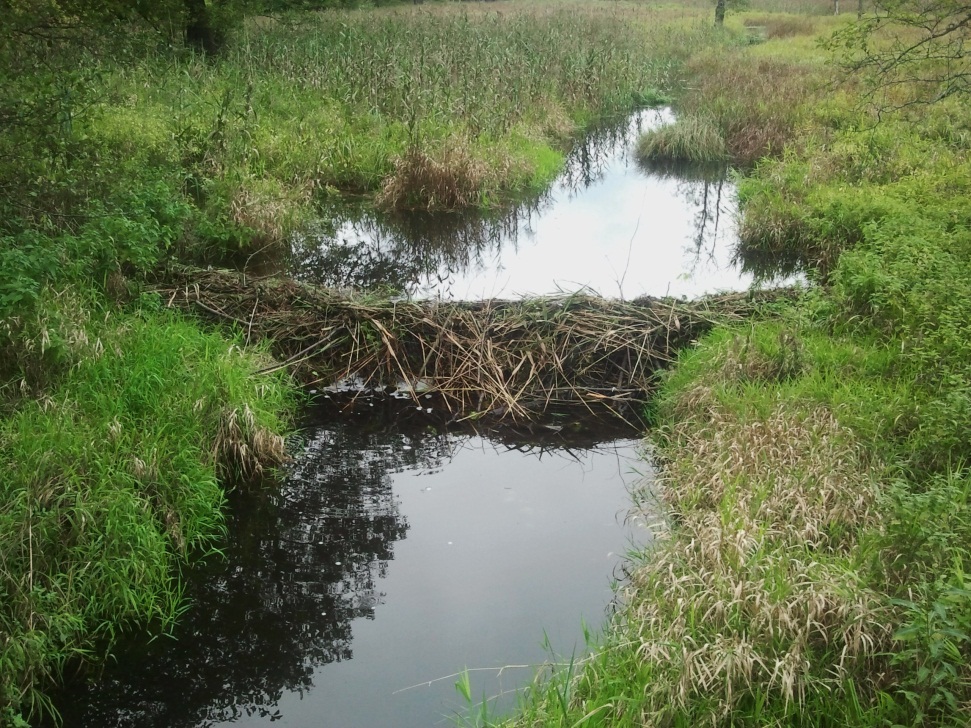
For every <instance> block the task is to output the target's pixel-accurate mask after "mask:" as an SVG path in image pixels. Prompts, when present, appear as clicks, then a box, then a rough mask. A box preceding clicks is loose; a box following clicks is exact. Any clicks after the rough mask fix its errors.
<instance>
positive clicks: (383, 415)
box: [58, 111, 750, 728]
mask: <svg viewBox="0 0 971 728" xmlns="http://www.w3.org/2000/svg"><path fill="white" fill-rule="evenodd" d="M670 120H671V117H670V114H669V113H667V112H657V111H644V112H640V113H638V114H635V115H634V116H633V117H631V118H630V119H628V120H627V121H625V122H623V123H621V124H619V125H612V126H611V125H608V126H605V127H603V128H602V129H600V130H597V131H595V132H594V133H592V134H591V135H590V136H589V137H588V138H587V139H586V140H585V141H584V142H583V143H581V144H578V145H577V147H576V148H575V149H574V150H573V152H572V153H571V155H570V157H569V159H568V161H567V165H566V169H565V172H564V174H563V175H562V176H561V178H560V179H559V180H558V181H557V183H556V184H555V185H554V187H553V189H552V190H551V191H550V192H549V193H548V194H547V195H545V196H543V197H542V198H541V199H539V200H538V201H535V202H533V203H530V204H524V205H522V206H520V207H518V208H516V209H514V210H508V211H505V212H503V213H501V214H496V215H481V214H480V215H471V216H470V215H438V216H430V215H407V216H387V215H380V214H376V213H374V212H373V211H371V212H369V211H367V210H365V209H355V208H353V207H349V206H347V205H343V206H341V207H339V208H335V209H334V210H332V211H331V214H329V215H327V216H326V218H327V220H328V221H327V222H321V223H320V224H319V225H318V226H317V227H316V228H315V229H313V230H310V231H307V232H306V233H305V234H304V235H302V236H301V237H300V238H299V239H298V240H297V241H295V243H294V246H293V248H294V249H293V255H292V260H291V261H290V265H291V272H292V273H293V274H294V275H295V276H297V277H300V278H303V279H306V280H311V281H316V282H320V283H325V284H330V285H339V286H354V287H358V288H364V289H378V290H383V291H386V292H394V293H397V294H399V295H408V296H415V297H442V298H451V299H481V298H488V297H507V298H512V297H515V296H519V295H523V294H545V293H555V292H559V291H575V290H579V289H586V290H588V291H591V292H597V293H600V294H602V295H605V296H622V297H625V298H633V297H636V296H639V295H642V294H649V295H665V294H670V295H679V296H680V295H685V296H695V295H699V294H701V293H705V292H711V291H716V290H740V289H744V288H746V287H748V285H749V283H750V279H749V278H748V277H747V276H744V275H741V274H740V273H738V272H737V271H736V270H735V269H734V268H733V267H732V266H731V264H730V262H731V257H732V252H733V247H734V244H735V242H736V237H735V227H734V226H735V207H734V205H735V192H734V189H733V187H732V185H731V184H730V183H729V182H725V181H723V180H721V179H719V178H708V177H705V176H703V175H701V176H698V175H694V176H691V175H687V176H686V175H685V174H683V173H682V174H681V176H673V175H671V174H665V173H658V172H648V171H645V170H643V169H641V168H640V167H638V165H637V164H636V163H635V161H634V159H633V157H632V153H631V152H632V148H633V145H634V142H635V141H636V138H637V136H638V134H639V133H640V132H641V131H643V130H645V129H647V128H650V127H651V126H653V125H657V124H663V123H668V122H669V121H670ZM682 172H683V171H682ZM335 396H336V395H335ZM426 404H428V407H432V408H434V406H433V405H431V404H430V403H428V402H425V401H424V400H423V401H422V402H421V406H420V407H419V406H418V405H417V404H414V403H401V402H397V401H386V400H379V399H372V400H363V401H361V402H359V406H358V407H357V408H356V409H355V410H353V411H351V412H346V413H342V410H341V408H339V407H337V406H335V405H334V404H333V402H331V403H329V404H328V403H326V402H325V403H324V404H323V405H322V406H321V407H320V408H319V410H318V411H317V419H316V420H315V421H313V422H311V423H309V424H308V426H307V428H306V429H305V431H304V433H303V439H302V440H301V441H300V442H299V443H296V444H295V446H294V453H295V458H294V462H293V463H292V465H291V466H290V467H289V468H288V469H287V471H286V473H285V475H284V476H283V477H282V480H281V482H280V483H279V484H272V485H268V486H267V487H265V488H264V489H262V490H258V491H256V492H246V493H237V494H235V495H234V496H233V497H232V498H231V509H230V515H229V538H228V543H227V544H226V547H225V558H224V559H216V558H213V559H210V560H209V561H208V562H207V563H206V564H203V565H202V566H199V567H195V568H193V569H192V570H191V571H189V572H188V573H187V574H186V580H187V585H188V586H187V590H188V595H189V597H190V598H191V600H192V606H191V608H190V609H189V610H188V611H187V612H186V614H185V615H184V618H183V619H182V621H181V623H180V625H179V627H178V629H177V631H176V634H175V639H169V638H159V639H156V640H155V641H154V642H152V643H151V644H148V645H146V644H145V643H144V640H136V641H135V642H133V643H132V644H129V645H127V646H125V647H124V648H123V649H122V650H120V652H119V655H118V660H117V664H116V665H114V666H109V667H108V668H107V669H106V671H105V673H104V675H103V676H102V679H101V680H99V681H93V682H91V683H90V684H78V683H76V684H74V685H71V686H69V687H68V688H67V689H66V690H65V691H64V692H63V694H62V695H60V696H59V698H58V704H59V708H60V709H61V710H62V712H63V713H64V716H65V725H67V726H99V727H100V726H132V727H134V726H145V727H149V728H180V727H186V728H188V727H192V728H197V727H199V726H222V725H233V726H264V725H268V724H270V723H273V724H275V725H281V726H300V727H308V728H309V727H310V726H332V727H337V728H427V727H428V726H434V725H441V724H444V725H448V724H450V723H451V717H452V716H454V715H455V713H456V712H457V711H462V710H464V706H463V705H462V703H461V702H460V700H459V698H458V696H457V693H456V691H455V688H454V682H455V679H456V678H455V677H454V674H455V673H456V672H457V671H460V670H462V669H463V668H466V667H467V668H470V669H471V670H472V672H471V676H472V683H473V693H474V694H475V695H476V696H486V697H491V696H497V695H503V697H502V698H500V699H498V700H496V701H495V704H494V706H493V709H495V710H504V709H508V708H509V707H510V706H511V705H512V704H513V698H512V695H511V693H512V691H514V690H515V689H517V688H519V687H521V686H523V685H525V684H526V683H528V682H529V681H530V680H531V678H532V675H533V669H534V666H536V665H539V664H541V663H543V662H544V661H547V660H549V659H557V658H563V659H566V660H569V657H570V656H571V655H573V654H575V653H580V652H583V651H584V650H585V645H584V642H583V629H582V625H583V624H584V623H586V624H588V625H590V626H591V627H593V628H594V630H596V629H597V628H599V627H600V626H601V625H602V624H603V620H604V616H605V612H606V611H608V610H609V605H610V603H611V600H612V591H611V588H610V585H611V582H612V580H613V579H614V578H615V577H617V576H619V574H618V569H619V568H620V565H621V564H622V562H623V559H622V555H623V554H624V553H625V552H626V550H627V549H628V546H629V545H630V543H631V542H632V540H633V541H635V542H639V543H644V542H646V541H647V540H648V539H649V534H648V533H647V531H646V530H645V529H643V528H639V527H637V526H636V524H634V525H632V524H631V523H629V522H628V521H627V520H626V514H627V509H628V507H629V504H630V497H629V493H628V489H629V488H631V487H632V486H633V484H634V483H635V482H636V481H637V480H638V479H639V477H640V476H638V475H637V474H635V472H634V471H635V469H640V470H644V469H645V468H646V467H647V465H646V464H645V462H644V461H643V460H640V459H639V458H638V457H637V443H636V441H635V440H634V439H631V438H632V437H633V436H634V435H633V434H632V433H631V432H617V431H608V429H606V427H605V426H601V425H592V426H588V427H587V428H586V429H585V430H584V431H583V432H577V431H575V428H574V427H573V425H574V424H575V423H571V422H570V421H568V420H565V421H559V422H558V423H557V426H556V427H554V428H549V427H540V428H539V429H538V430H537V431H536V432H533V433H527V434H526V435H525V436H518V437H517V436H512V435H509V434H502V433H494V432H493V433H488V432H486V433H483V432H473V431H469V430H467V429H465V430H462V429H455V428H454V427H453V428H452V429H446V428H445V427H443V426H442V425H440V424H436V423H435V421H434V420H433V419H432V417H434V413H429V412H427V411H426V410H427V409H428V407H426ZM327 413H329V414H327ZM405 414H408V416H407V417H405V416H404V415H405ZM588 425H589V423H588ZM571 433H572V434H571ZM648 475H649V474H648ZM544 635H546V637H547V638H548V641H549V646H545V645H544V644H543V642H544ZM550 647H551V648H552V651H553V653H554V655H551V653H550ZM518 665H525V666H527V667H515V666H518ZM504 666H505V669H501V668H503V667H504Z"/></svg>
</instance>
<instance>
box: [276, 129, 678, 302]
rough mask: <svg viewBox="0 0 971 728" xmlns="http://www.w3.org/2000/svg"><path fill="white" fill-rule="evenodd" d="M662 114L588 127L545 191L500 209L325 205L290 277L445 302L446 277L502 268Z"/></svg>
mask: <svg viewBox="0 0 971 728" xmlns="http://www.w3.org/2000/svg"><path fill="white" fill-rule="evenodd" d="M669 116H670V112H667V111H659V110H643V111H640V112H637V113H635V114H634V115H632V116H630V117H625V118H624V119H622V120H621V121H619V122H618V121H614V122H612V123H603V124H600V125H599V126H596V127H594V128H593V129H591V130H589V131H588V132H587V133H586V134H585V135H584V137H583V138H582V139H580V140H579V141H577V143H575V144H574V145H573V147H572V148H571V150H570V152H569V154H568V155H567V157H566V160H565V164H564V169H563V172H562V173H561V175H560V177H559V178H558V179H557V181H556V183H555V184H554V185H553V187H552V188H551V189H550V190H548V191H547V192H546V193H545V194H543V195H540V196H539V197H538V198H534V199H531V200H529V201H523V202H520V203H519V204H517V205H514V206H512V207H510V208H507V209H503V210H498V211H485V212H482V211H473V212H462V213H429V212H410V213H397V214H389V213H383V212H379V211H377V210H375V209H373V207H369V206H368V205H367V204H363V203H357V204H352V203H348V202H343V201H337V202H335V203H333V204H330V205H327V206H325V207H324V209H323V210H322V219H321V221H320V222H319V223H318V224H317V226H316V227H314V228H311V229H309V230H307V231H306V232H305V233H303V234H302V235H300V236H298V237H297V238H296V239H295V240H294V241H293V243H292V246H291V257H290V262H289V267H290V273H291V274H292V275H294V276H295V277H296V278H299V279H301V280H305V281H307V282H310V283H316V284H320V285H327V286H333V287H337V288H354V289H357V290H365V291H380V292H383V293H398V294H402V295H411V296H414V295H423V294H426V293H428V292H429V290H432V291H435V292H437V293H438V294H440V295H443V296H444V297H449V296H450V294H451V291H450V287H449V283H450V282H451V281H452V280H453V279H454V278H456V277H458V276H469V275H471V274H476V273H487V272H490V271H500V270H502V268H503V264H502V257H503V256H504V255H505V256H506V258H507V262H508V258H509V256H510V254H515V253H516V251H517V246H518V243H519V240H520V238H521V237H522V236H528V235H530V234H531V232H532V222H533V220H535V219H537V218H538V217H539V216H542V215H544V214H546V213H548V212H550V211H551V209H552V208H553V207H554V206H555V205H556V204H557V203H562V202H569V200H570V199H572V198H573V197H575V196H576V195H577V194H579V193H581V192H582V191H584V190H586V189H587V188H589V187H591V186H593V185H596V184H598V183H599V182H601V181H602V180H603V178H604V175H605V174H606V173H607V172H608V170H609V169H611V167H612V166H614V165H617V164H618V163H621V164H623V165H626V164H627V163H628V162H629V161H630V159H629V157H630V156H631V153H632V149H633V146H634V142H635V141H636V139H637V138H638V136H639V135H640V134H641V133H642V132H643V131H644V130H645V129H647V128H648V127H649V126H651V125H654V124H657V123H659V121H661V120H663V119H665V118H667V117H669ZM604 212H605V214H608V215H609V214H613V211H610V210H605V211H604Z"/></svg>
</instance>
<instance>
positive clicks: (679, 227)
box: [290, 109, 752, 301]
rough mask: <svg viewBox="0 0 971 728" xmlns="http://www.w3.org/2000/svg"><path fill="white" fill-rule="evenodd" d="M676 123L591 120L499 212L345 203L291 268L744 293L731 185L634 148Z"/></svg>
mask: <svg viewBox="0 0 971 728" xmlns="http://www.w3.org/2000/svg"><path fill="white" fill-rule="evenodd" d="M672 120H673V117H672V115H671V113H670V111H668V110H654V109H650V110H643V111H639V112H637V113H635V114H633V115H632V116H630V117H629V118H628V119H625V120H623V121H622V122H620V123H613V124H605V125H604V126H602V127H601V128H599V129H594V130H593V131H591V132H590V133H589V134H588V135H587V136H586V137H585V138H584V139H583V140H582V141H580V142H578V143H577V145H576V146H575V147H574V149H573V150H572V152H571V153H570V154H569V156H568V158H567V161H566V165H565V169H564V171H563V174H562V175H561V176H560V178H559V179H558V180H557V181H556V183H555V184H554V185H553V186H552V188H551V189H550V190H549V191H548V192H547V193H546V194H545V195H543V196H542V197H541V198H539V199H538V200H532V201H530V202H527V203H524V204H522V205H519V206H517V207H514V208H512V209H509V210H505V211H503V212H501V213H496V214H483V213H475V214H434V215H433V214H421V213H412V214H407V215H388V214H381V213H377V212H375V211H374V210H373V209H371V208H368V207H366V206H354V205H348V204H346V203H343V202H342V203H340V204H339V206H335V207H334V208H332V209H331V210H330V211H329V214H328V215H327V216H326V219H325V220H324V221H322V222H320V223H319V224H318V225H317V226H316V227H314V228H312V229H311V230H308V231H306V232H305V233H304V234H303V235H301V236H299V238H298V239H297V240H296V241H295V242H294V245H293V255H292V260H291V262H290V271H291V273H292V274H293V275H294V276H296V277H298V278H301V279H303V280H307V281H311V282H316V283H321V284H326V285H330V286H338V287H353V288H357V289H362V288H363V289H377V290H383V291H387V292H392V293H398V294H405V295H409V296H412V297H416V298H439V297H440V298H445V299H453V300H470V301H472V300H482V299H486V298H518V297H520V296H524V295H545V294H554V293H560V292H574V291H578V290H584V291H586V292H588V293H596V294H599V295H602V296H605V297H612V298H626V299H632V298H636V297H637V296H641V295H653V296H663V295H672V296H688V297H695V296H699V295H702V294H704V293H714V292H717V291H725V290H733V291H735V290H745V289H747V288H748V287H749V285H750V284H751V282H752V278H751V276H750V275H747V274H743V273H741V272H740V271H739V269H737V268H736V267H734V266H733V265H732V256H733V253H734V248H735V245H736V242H737V237H736V221H735V216H736V204H737V203H736V195H735V186H734V184H733V183H732V182H731V181H730V180H727V179H725V177H724V174H723V173H721V174H719V175H716V176H711V171H710V170H708V174H705V173H702V172H701V171H699V170H690V169H679V170H675V171H672V170H667V171H659V170H650V169H645V168H643V167H642V166H640V165H639V164H638V162H637V160H636V159H635V155H634V147H635V143H636V141H637V138H638V136H639V135H640V134H641V133H643V132H644V131H646V130H648V129H650V128H653V127H656V126H658V125H661V124H666V123H670V122H671V121H672ZM675 172H676V173H675Z"/></svg>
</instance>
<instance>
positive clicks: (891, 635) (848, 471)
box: [479, 3, 971, 727]
mask: <svg viewBox="0 0 971 728" xmlns="http://www.w3.org/2000/svg"><path fill="white" fill-rule="evenodd" d="M910 10H914V14H910V12H909V11H910ZM875 11H876V13H875V14H874V15H873V16H872V17H871V16H864V18H863V20H862V21H857V20H856V18H849V19H846V18H844V19H843V20H840V19H832V18H813V17H805V16H802V17H792V16H790V15H767V16H758V19H757V20H756V18H755V16H754V15H752V14H749V13H745V14H743V15H742V16H741V17H738V18H737V19H736V22H740V23H742V24H744V25H749V24H750V25H751V26H752V27H758V28H759V33H758V34H757V36H756V37H755V38H754V42H753V43H752V44H751V45H750V46H749V47H747V48H744V49H738V50H735V51H725V50H721V51H719V52H718V55H717V56H714V55H712V56H709V55H708V54H702V55H700V56H698V57H696V58H695V59H693V60H692V61H691V62H689V68H693V69H695V72H700V73H702V76H701V77H696V82H695V83H693V84H689V86H688V87H687V89H686V91H685V92H684V95H683V96H682V97H680V99H679V101H678V102H676V103H677V104H681V105H682V108H683V113H682V114H681V115H680V116H679V120H678V122H677V123H676V124H675V125H673V126H672V127H670V128H668V129H662V130H660V131H658V132H655V133H653V134H652V135H651V136H650V137H648V138H645V139H644V140H643V141H642V143H641V146H640V150H641V153H642V154H643V155H645V156H646V157H647V158H649V159H654V160H658V162H659V163H663V162H668V161H670V160H671V159H672V158H677V159H683V160H684V161H688V162H703V161H708V159H709V158H711V159H718V160H721V159H730V160H734V162H735V164H736V165H737V166H738V168H739V169H741V170H745V176H744V177H742V178H741V179H740V182H739V190H740V192H739V194H740V198H741V203H742V218H741V227H740V235H741V247H740V250H739V259H740V261H741V262H742V263H743V265H745V266H746V267H748V268H749V269H750V270H752V271H754V272H755V273H756V275H757V276H761V277H766V276H772V275H775V274H778V273H779V272H780V271H781V272H786V273H792V272H800V273H801V274H802V275H803V276H805V278H806V280H807V282H808V283H809V286H808V288H807V290H806V291H805V293H804V294H803V295H802V296H801V298H800V299H799V300H798V301H796V302H795V303H793V305H791V306H790V307H789V308H788V309H787V310H786V311H785V312H783V314H782V315H781V317H779V318H776V319H774V320H764V321H759V322H755V323H745V324H741V325H731V326H724V327H720V328H717V329H715V330H714V331H713V332H711V333H710V334H708V335H707V336H706V337H704V338H703V339H702V340H701V341H700V342H699V343H698V344H697V346H694V347H692V348H690V349H689V350H686V351H685V352H683V354H682V355H681V357H680V358H679V361H678V363H677V364H676V365H675V366H674V367H673V368H672V370H671V371H670V373H669V374H668V376H667V377H666V381H665V382H664V384H663V385H662V388H661V393H660V395H659V397H658V398H657V400H656V401H655V402H654V404H653V406H652V411H653V414H654V416H655V418H656V422H657V424H658V428H657V429H656V431H655V432H654V433H652V435H651V440H652V442H653V450H652V452H653V454H654V456H655V457H656V459H657V462H658V465H659V473H660V474H659V476H658V478H657V479H656V482H654V483H653V484H648V485H647V486H646V487H647V488H648V491H649V492H645V493H643V494H642V497H643V498H645V499H647V500H648V501H649V504H653V501H651V500H650V499H651V497H652V496H657V497H658V498H660V501H661V503H662V504H663V511H664V512H665V513H666V519H665V520H666V524H665V525H663V526H662V527H659V533H658V539H657V541H656V542H655V544H654V545H653V546H651V547H650V548H648V549H646V550H645V551H644V552H643V553H640V554H637V555H636V556H635V557H634V559H633V562H632V566H631V572H630V577H629V579H628V581H627V583H625V584H623V585H622V586H621V594H620V606H619V609H618V613H617V614H616V616H615V617H614V619H613V621H612V622H611V624H610V626H609V628H608V630H607V632H606V634H605V636H604V637H603V640H602V642H600V643H598V644H597V645H596V649H595V650H594V651H593V653H592V654H591V655H589V656H587V657H585V658H583V659H580V660H577V661H574V662H569V663H562V664H554V665H553V666H552V667H551V668H550V672H551V674H548V675H547V676H546V677H545V678H543V680H541V681H540V682H539V683H537V685H536V686H535V687H534V688H533V689H532V690H530V691H529V692H528V694H527V695H526V697H525V698H524V699H523V701H522V706H521V715H520V716H519V717H517V718H515V719H513V720H510V721H508V723H503V725H522V726H525V725H530V726H536V725H557V726H561V725H562V726H566V725H569V726H579V725H583V726H595V725H601V726H699V725H712V726H729V725H731V726H764V725H779V726H814V727H817V726H834V727H835V726H874V727H875V726H930V725H934V726H963V725H967V724H968V722H969V720H971V669H969V657H971V590H969V588H968V584H967V583H966V581H965V568H966V567H965V562H966V559H967V558H968V556H969V551H968V548H969V544H971V511H969V499H968V496H969V492H971V488H969V484H971V474H969V472H968V469H967V461H968V456H969V449H968V441H967V437H966V433H967V432H968V428H969V426H971V406H969V403H971V384H969V382H971V379H969V377H968V373H969V371H971V369H969V367H971V347H969V346H968V336H967V322H968V321H969V320H971V309H969V300H971V299H969V293H971V292H966V291H965V289H966V288H967V285H968V280H969V273H971V269H969V266H971V207H969V204H968V199H969V198H968V184H969V179H971V156H969V151H971V145H969V139H971V137H969V136H968V129H969V127H968V119H969V118H971V116H969V114H968V111H969V108H968V103H969V99H968V98H967V97H966V95H964V94H962V93H961V92H959V91H956V90H955V86H960V84H961V83H962V79H963V78H964V69H965V68H966V64H967V59H966V58H965V57H964V56H963V55H961V56H960V57H959V56H956V55H954V49H955V48H956V47H958V46H959V44H960V41H961V39H962V38H964V37H965V36H964V35H962V34H963V33H964V31H963V30H961V27H962V26H961V23H960V20H961V18H963V17H964V14H963V13H964V12H966V11H961V10H960V9H959V8H957V7H956V6H954V7H950V6H947V7H945V6H935V7H934V8H930V7H928V6H921V8H915V7H912V6H910V5H908V4H906V3H905V4H904V5H903V6H901V5H900V4H894V5H889V4H878V7H877V8H876V9H875ZM952 11H953V15H952V14H950V13H952ZM894 13H897V20H896V22H895V21H894V17H893V14H894ZM920 13H923V14H920ZM933 13H938V18H937V23H936V24H934V23H932V22H930V21H929V20H928V18H929V17H930V16H931V15H932V14H933ZM955 18H957V21H958V22H957V24H956V25H955V24H952V20H954V19H955ZM731 20H732V18H731V16H729V22H731ZM919 20H923V21H926V22H923V23H921V22H918V21H919ZM780 27H781V28H784V29H785V31H784V32H778V31H777V30H775V29H777V28H780ZM928 28H932V30H931V32H934V33H939V35H938V37H937V39H936V40H935V39H931V40H928V36H927V33H928ZM891 29H892V32H891ZM901 29H902V30H901ZM834 31H835V35H834ZM945 31H946V32H945ZM948 33H953V34H954V35H952V36H951V37H948V35H947V34H948ZM820 41H821V42H820ZM904 41H906V42H904ZM908 47H909V48H914V49H917V52H916V53H915V54H912V55H911V56H909V57H908V56H902V55H901V52H902V49H906V48H908ZM891 51H892V52H891ZM715 58H717V59H718V63H717V64H716V63H714V62H713V60H714V59H715ZM888 59H889V60H888ZM881 62H882V63H883V64H884V65H881ZM887 63H891V64H893V63H895V64H897V65H890V66H887V65H886V64H887ZM888 69H889V71H892V75H891V76H886V77H881V76H877V77H873V76H866V75H862V72H863V71H864V70H871V71H873V70H875V71H876V72H877V73H878V74H880V73H886V72H888ZM948 74H954V78H952V79H951V80H952V81H953V83H952V84H951V85H948V84H947V83H946V79H947V75H948ZM739 79H743V80H739ZM769 79H772V80H771V82H767V81H768V80H769ZM884 81H886V83H884ZM739 88H744V89H750V90H751V93H750V94H749V95H746V96H744V97H741V98H739V97H736V89H739ZM941 88H945V89H949V90H951V91H952V93H941V92H940V89H941ZM749 121H751V123H752V126H749V125H748V123H749ZM752 151H754V154H755V157H754V158H753V156H752V155H751V154H750V152H752ZM756 160H757V161H756ZM753 162H755V163H754V166H753ZM479 715H480V718H481V715H482V714H481V713H480V714H479ZM479 722H482V721H481V720H479Z"/></svg>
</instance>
